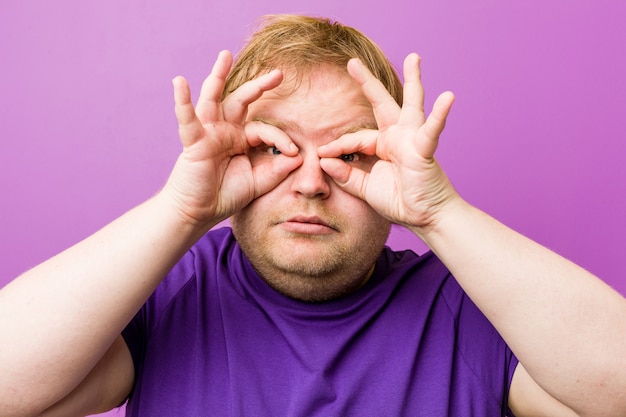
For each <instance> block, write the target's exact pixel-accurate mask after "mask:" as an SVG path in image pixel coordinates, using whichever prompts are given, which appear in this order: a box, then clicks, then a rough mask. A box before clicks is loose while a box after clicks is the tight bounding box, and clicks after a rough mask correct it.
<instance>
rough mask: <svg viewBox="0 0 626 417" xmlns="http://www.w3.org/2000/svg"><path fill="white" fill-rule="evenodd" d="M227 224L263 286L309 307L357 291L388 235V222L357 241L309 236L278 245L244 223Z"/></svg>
mask: <svg viewBox="0 0 626 417" xmlns="http://www.w3.org/2000/svg"><path fill="white" fill-rule="evenodd" d="M231 223H232V226H233V232H234V234H235V238H236V239H237V241H238V242H239V245H240V246H241V248H242V250H243V252H244V253H245V254H246V256H247V257H248V259H249V260H250V262H251V264H252V265H253V266H254V268H255V270H256V271H257V273H258V274H259V275H260V276H261V277H262V278H263V279H264V280H265V282H266V283H267V284H268V285H269V286H271V287H272V288H274V289H275V290H276V291H278V292H280V293H282V294H283V295H286V296H288V297H290V298H293V299H296V300H300V301H304V302H310V303H315V302H323V301H328V300H332V299H336V298H340V297H343V296H346V295H348V294H351V293H353V292H355V291H357V290H358V289H359V288H361V287H362V286H363V285H364V284H365V282H367V279H368V278H369V276H370V275H371V272H372V270H373V267H374V264H375V262H376V260H377V259H378V256H379V255H380V253H381V251H382V249H383V247H384V245H385V242H386V240H387V236H388V234H389V230H390V225H389V224H388V223H387V222H386V221H380V222H375V223H376V224H373V225H369V227H366V228H364V233H363V234H362V235H360V236H359V237H358V241H352V242H345V241H343V240H338V239H336V237H334V236H331V237H330V238H329V237H327V236H308V235H307V236H304V235H298V236H289V237H287V238H285V239H280V240H278V239H276V238H272V237H271V236H268V235H267V234H266V233H264V232H260V231H254V230H250V229H251V228H249V227H247V225H248V224H249V222H247V221H246V219H245V218H243V219H240V218H233V219H232V222H231ZM270 228H271V227H270ZM265 230H269V229H265Z"/></svg>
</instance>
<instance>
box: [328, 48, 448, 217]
mask: <svg viewBox="0 0 626 417" xmlns="http://www.w3.org/2000/svg"><path fill="white" fill-rule="evenodd" d="M348 72H349V74H350V75H351V76H352V78H353V79H354V80H355V81H356V82H357V83H358V84H359V85H360V86H361V89H362V91H363V94H364V95H365V96H366V97H367V99H368V100H369V102H370V103H371V104H372V107H373V111H374V116H375V118H376V122H377V125H378V129H377V130H361V131H358V132H355V133H350V134H346V135H344V136H342V137H340V138H339V139H337V140H335V141H333V142H331V143H329V144H327V145H326V146H323V147H320V148H319V149H318V153H319V156H320V157H321V158H322V161H321V164H322V168H323V169H324V171H326V173H327V174H328V175H330V176H331V177H332V178H333V180H334V181H335V182H336V183H337V184H338V185H339V186H341V187H342V188H343V189H344V190H346V191H348V192H349V193H351V194H353V195H355V196H357V197H359V198H361V199H363V200H365V201H367V203H368V204H369V205H370V206H372V207H373V208H374V209H375V210H376V211H378V213H379V214H381V215H382V216H384V217H386V218H387V219H389V220H390V221H392V222H395V223H398V224H402V225H405V226H409V227H410V226H414V227H418V228H422V227H428V226H429V225H431V224H432V223H433V222H435V221H436V219H437V216H438V215H439V212H440V211H441V209H443V208H444V207H445V206H446V205H447V204H449V203H450V202H452V201H454V200H455V199H456V198H458V195H457V194H456V192H455V191H454V189H453V187H452V185H451V184H450V182H449V181H448V179H447V177H446V175H445V173H444V172H443V170H442V169H441V168H440V166H439V164H438V163H437V161H436V160H435V158H434V153H435V150H436V149H437V143H438V140H439V135H440V134H441V132H442V131H443V128H444V125H445V121H446V117H447V116H448V113H449V111H450V108H451V107H452V103H453V102H454V96H453V95H452V93H450V92H446V93H443V94H442V95H440V96H439V97H438V99H437V100H436V102H435V105H434V108H433V111H432V113H431V114H430V116H429V117H428V118H426V116H425V114H424V89H423V87H422V83H421V80H420V68H419V57H418V56H417V55H416V54H410V55H409V56H407V58H406V59H405V62H404V78H405V84H404V90H403V92H404V103H403V105H402V107H400V106H399V105H398V104H397V103H396V102H395V100H394V99H393V98H392V97H391V96H390V95H389V93H388V92H387V90H386V89H385V87H384V86H383V85H382V83H381V82H380V81H379V80H378V79H376V78H375V77H374V76H373V75H372V74H371V73H370V71H369V70H368V69H367V68H366V67H365V66H364V65H363V64H362V63H361V62H360V61H359V60H356V59H353V60H351V61H350V62H349V63H348ZM351 153H363V154H366V155H376V156H377V157H378V158H379V160H378V161H377V162H376V163H374V165H373V166H372V168H371V170H370V171H369V172H367V171H364V170H360V169H358V168H356V167H354V166H351V165H350V164H348V163H346V162H343V161H341V160H340V159H339V158H337V157H338V156H339V155H342V154H351Z"/></svg>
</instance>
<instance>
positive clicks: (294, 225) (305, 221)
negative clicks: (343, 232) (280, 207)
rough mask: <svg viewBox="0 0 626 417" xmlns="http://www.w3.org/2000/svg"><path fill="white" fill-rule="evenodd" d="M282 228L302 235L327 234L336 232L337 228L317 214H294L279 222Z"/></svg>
mask: <svg viewBox="0 0 626 417" xmlns="http://www.w3.org/2000/svg"><path fill="white" fill-rule="evenodd" d="M280 226H281V228H282V229H283V230H285V231H287V232H290V233H296V234H304V235H328V234H331V233H333V232H337V231H338V230H337V228H336V227H334V226H333V225H332V224H330V223H328V222H327V221H325V220H324V219H322V218H320V217H317V216H302V215H298V216H294V217H290V218H288V219H286V220H285V221H283V222H280Z"/></svg>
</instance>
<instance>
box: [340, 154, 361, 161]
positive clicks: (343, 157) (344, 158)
mask: <svg viewBox="0 0 626 417" xmlns="http://www.w3.org/2000/svg"><path fill="white" fill-rule="evenodd" d="M339 159H341V160H342V161H343V162H355V161H358V160H359V155H358V154H356V153H344V154H343V155H341V156H340V157H339Z"/></svg>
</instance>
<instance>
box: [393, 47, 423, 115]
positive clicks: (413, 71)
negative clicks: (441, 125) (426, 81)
mask: <svg viewBox="0 0 626 417" xmlns="http://www.w3.org/2000/svg"><path fill="white" fill-rule="evenodd" d="M424 119H425V116H424V87H423V85H422V80H421V71H420V57H419V55H417V54H415V53H412V54H409V55H408V56H407V57H406V58H405V60H404V89H403V100H402V110H401V111H400V119H399V120H398V123H399V124H403V125H415V124H417V126H421V125H422V124H423V123H424Z"/></svg>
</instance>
